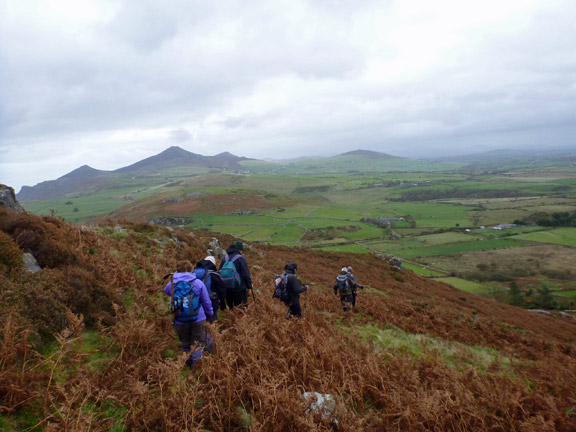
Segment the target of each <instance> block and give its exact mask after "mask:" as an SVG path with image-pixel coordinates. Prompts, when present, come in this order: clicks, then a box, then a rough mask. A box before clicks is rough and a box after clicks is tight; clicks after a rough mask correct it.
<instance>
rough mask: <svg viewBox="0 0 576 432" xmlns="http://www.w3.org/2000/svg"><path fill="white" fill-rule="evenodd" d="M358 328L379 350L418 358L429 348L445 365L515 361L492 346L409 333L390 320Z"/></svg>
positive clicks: (481, 366)
mask: <svg viewBox="0 0 576 432" xmlns="http://www.w3.org/2000/svg"><path fill="white" fill-rule="evenodd" d="M355 330H356V331H357V332H358V334H359V335H360V337H361V338H362V339H363V340H364V341H367V342H370V343H371V344H373V346H374V349H375V350H377V351H379V350H382V351H394V352H400V353H404V354H406V355H408V356H410V357H415V358H426V357H427V356H429V355H430V354H429V353H430V352H435V353H436V354H437V355H439V356H440V358H442V359H443V361H444V363H445V364H446V365H448V366H450V367H453V368H458V369H467V368H468V367H470V366H472V367H475V368H477V369H478V370H480V371H481V372H486V371H487V370H488V369H489V368H490V366H492V365H493V364H494V363H496V362H498V363H499V364H501V365H502V366H504V367H505V368H508V367H509V366H510V365H511V363H512V361H511V359H510V358H508V357H504V356H502V355H501V354H500V352H499V351H498V350H495V349H492V348H486V347H482V346H478V345H466V344H463V343H460V342H455V341H449V340H444V339H441V338H437V337H432V336H428V335H422V334H413V333H407V332H405V331H404V330H402V329H400V328H398V327H395V326H393V325H390V324H387V325H386V326H385V327H384V328H383V329H382V328H379V327H376V326H371V325H370V326H358V327H356V328H355Z"/></svg>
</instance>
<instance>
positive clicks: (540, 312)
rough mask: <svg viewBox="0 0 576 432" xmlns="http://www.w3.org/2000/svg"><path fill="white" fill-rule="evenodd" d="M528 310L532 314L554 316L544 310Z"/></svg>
mask: <svg viewBox="0 0 576 432" xmlns="http://www.w3.org/2000/svg"><path fill="white" fill-rule="evenodd" d="M528 310H529V311H531V312H536V313H539V314H542V315H548V316H552V313H551V312H548V311H546V310H542V309H528Z"/></svg>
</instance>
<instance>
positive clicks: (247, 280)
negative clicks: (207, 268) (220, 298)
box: [219, 241, 252, 309]
mask: <svg viewBox="0 0 576 432" xmlns="http://www.w3.org/2000/svg"><path fill="white" fill-rule="evenodd" d="M242 250H244V244H242V242H239V241H237V242H236V243H234V244H231V245H230V246H228V248H226V256H225V257H224V258H222V261H221V262H220V268H219V271H220V276H221V277H222V280H223V281H224V283H225V284H226V304H227V306H228V308H229V309H233V308H234V307H237V306H246V305H247V304H248V291H247V290H251V289H252V278H251V277H250V269H249V268H248V262H247V261H246V258H244V256H243V255H242V252H241V251H242ZM229 261H231V262H232V263H233V264H234V266H229V265H228V266H227V265H226V263H227V262H229ZM233 273H235V274H233ZM230 279H234V280H233V281H232V280H230Z"/></svg>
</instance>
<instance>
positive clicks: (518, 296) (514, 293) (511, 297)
mask: <svg viewBox="0 0 576 432" xmlns="http://www.w3.org/2000/svg"><path fill="white" fill-rule="evenodd" d="M508 303H510V304H511V305H512V306H524V304H525V300H524V293H523V292H522V290H521V289H520V288H519V287H518V284H517V283H516V281H512V282H511V283H510V290H509V291H508Z"/></svg>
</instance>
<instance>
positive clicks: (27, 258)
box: [22, 252, 42, 273]
mask: <svg viewBox="0 0 576 432" xmlns="http://www.w3.org/2000/svg"><path fill="white" fill-rule="evenodd" d="M22 263H23V264H24V268H25V269H26V270H27V271H29V272H30V273H37V272H39V271H42V267H40V265H39V264H38V261H36V258H34V255H32V254H31V253H28V252H27V253H25V254H24V256H23V257H22Z"/></svg>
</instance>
